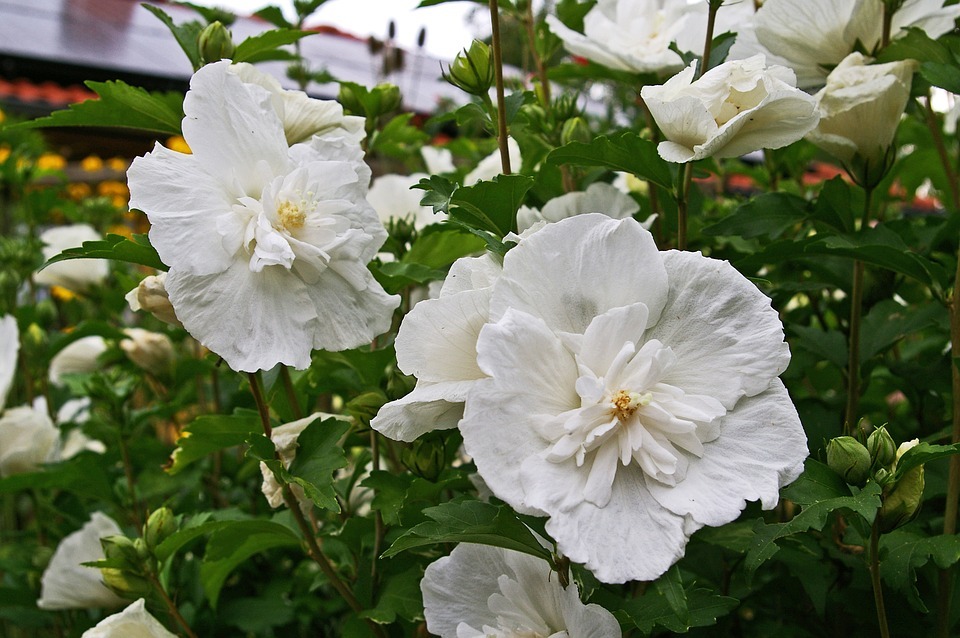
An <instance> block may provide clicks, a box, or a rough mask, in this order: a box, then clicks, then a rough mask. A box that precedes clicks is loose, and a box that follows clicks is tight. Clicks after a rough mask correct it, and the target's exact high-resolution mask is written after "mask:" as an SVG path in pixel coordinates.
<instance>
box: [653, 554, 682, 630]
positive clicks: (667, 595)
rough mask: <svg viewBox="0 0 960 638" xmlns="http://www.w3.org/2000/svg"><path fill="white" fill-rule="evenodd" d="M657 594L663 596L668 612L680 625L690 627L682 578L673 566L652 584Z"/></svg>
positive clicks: (678, 570)
mask: <svg viewBox="0 0 960 638" xmlns="http://www.w3.org/2000/svg"><path fill="white" fill-rule="evenodd" d="M654 587H656V588H657V592H658V593H659V594H660V595H661V596H663V598H664V600H666V601H667V605H668V606H669V607H670V611H672V612H673V615H674V616H676V617H677V620H679V621H680V623H682V624H684V625H686V626H688V627H689V626H690V610H689V608H688V607H687V592H685V591H684V589H683V577H682V576H681V575H680V568H679V567H677V566H676V565H674V566H673V567H671V568H670V569H669V570H668V571H667V573H665V574H664V575H663V576H661V577H660V578H658V579H657V581H656V582H655V583H654Z"/></svg>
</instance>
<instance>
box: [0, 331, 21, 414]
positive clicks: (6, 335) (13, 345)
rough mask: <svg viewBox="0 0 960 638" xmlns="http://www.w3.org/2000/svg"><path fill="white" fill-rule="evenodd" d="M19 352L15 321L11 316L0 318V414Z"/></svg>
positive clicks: (15, 368)
mask: <svg viewBox="0 0 960 638" xmlns="http://www.w3.org/2000/svg"><path fill="white" fill-rule="evenodd" d="M19 352H20V334H19V331H18V330H17V319H16V317H14V316H13V315H3V317H0V412H2V411H3V406H4V405H5V404H6V401H7V394H8V393H9V392H10V386H11V385H13V377H14V374H16V371H17V354H18V353H19Z"/></svg>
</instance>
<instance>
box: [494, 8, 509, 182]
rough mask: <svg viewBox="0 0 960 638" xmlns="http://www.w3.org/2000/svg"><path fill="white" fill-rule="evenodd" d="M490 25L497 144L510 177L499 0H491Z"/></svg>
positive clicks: (503, 164)
mask: <svg viewBox="0 0 960 638" xmlns="http://www.w3.org/2000/svg"><path fill="white" fill-rule="evenodd" d="M490 23H491V26H492V28H493V77H494V80H495V82H496V84H497V142H498V143H499V145H500V165H501V167H502V168H503V174H504V175H509V174H510V173H511V172H512V171H511V170H510V147H509V146H508V145H507V110H506V109H505V108H504V101H505V98H504V95H503V54H502V52H501V48H500V7H499V5H498V3H497V0H490Z"/></svg>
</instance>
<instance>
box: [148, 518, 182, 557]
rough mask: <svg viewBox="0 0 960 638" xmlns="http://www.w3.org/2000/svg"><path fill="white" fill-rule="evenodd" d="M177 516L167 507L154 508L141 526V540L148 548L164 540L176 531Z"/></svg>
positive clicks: (153, 547) (154, 546)
mask: <svg viewBox="0 0 960 638" xmlns="http://www.w3.org/2000/svg"><path fill="white" fill-rule="evenodd" d="M177 527H178V525H177V517H176V516H174V514H173V510H171V509H170V508H169V507H161V508H160V509H158V510H154V511H153V513H152V514H150V518H148V519H147V522H146V524H145V525H144V526H143V540H144V543H146V546H147V547H148V548H149V549H150V550H154V549H156V548H157V545H159V544H160V543H162V542H163V541H165V540H166V539H167V538H169V537H170V535H171V534H173V533H174V532H176V531H177Z"/></svg>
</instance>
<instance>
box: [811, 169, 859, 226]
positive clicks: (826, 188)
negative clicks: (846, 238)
mask: <svg viewBox="0 0 960 638" xmlns="http://www.w3.org/2000/svg"><path fill="white" fill-rule="evenodd" d="M853 197H854V196H853V192H852V191H851V188H850V184H848V183H847V182H845V181H844V180H843V178H842V177H840V176H837V177H834V178H833V179H831V180H830V181H828V182H826V183H825V184H824V185H823V188H821V189H820V196H819V197H818V198H817V203H816V204H815V205H814V207H813V217H814V219H816V220H818V221H822V222H824V223H826V224H829V225H830V226H832V227H833V228H835V229H836V230H839V231H840V232H844V233H850V232H853V230H854V224H853V211H854V210H859V209H860V208H862V207H863V205H862V204H860V203H855V202H854V200H853Z"/></svg>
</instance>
